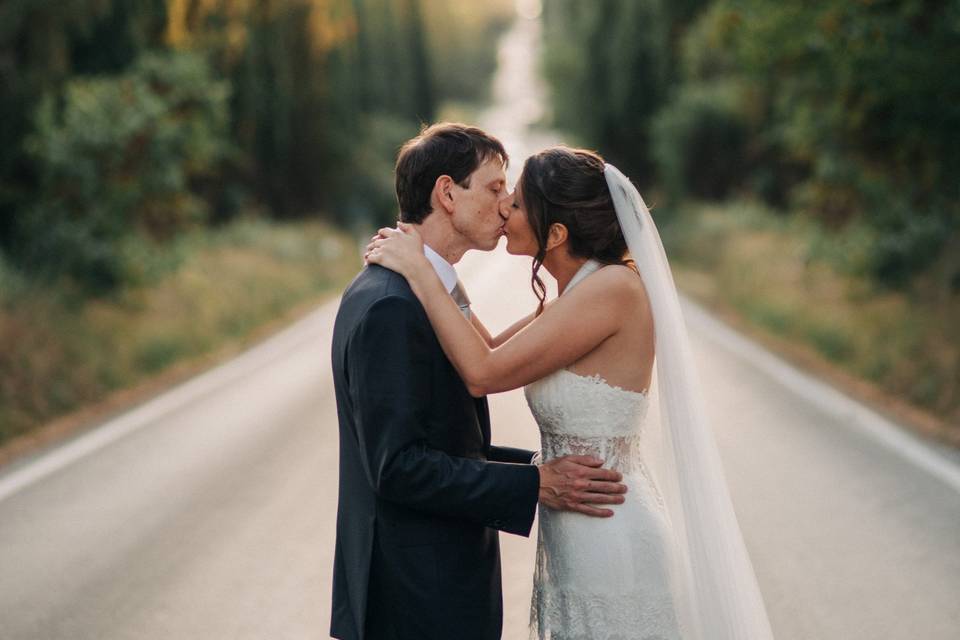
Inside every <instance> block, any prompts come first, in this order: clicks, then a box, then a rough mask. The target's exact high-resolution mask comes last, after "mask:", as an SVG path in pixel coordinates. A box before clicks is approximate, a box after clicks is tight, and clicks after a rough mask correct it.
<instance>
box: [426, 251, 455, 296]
mask: <svg viewBox="0 0 960 640" xmlns="http://www.w3.org/2000/svg"><path fill="white" fill-rule="evenodd" d="M423 253H424V255H425V256H427V260H429V261H430V264H432V265H433V270H434V271H436V272H437V275H438V276H440V282H442V283H443V286H444V287H446V289H447V293H449V292H451V291H453V288H454V287H455V286H457V280H458V279H459V278H457V271H456V269H454V268H453V265H452V264H450V263H449V262H447V261H446V260H444V259H443V257H442V256H441V255H440V254H439V253H437V252H436V251H434V250H433V249H431V248H430V247H429V246H428V245H426V244H425V245H423Z"/></svg>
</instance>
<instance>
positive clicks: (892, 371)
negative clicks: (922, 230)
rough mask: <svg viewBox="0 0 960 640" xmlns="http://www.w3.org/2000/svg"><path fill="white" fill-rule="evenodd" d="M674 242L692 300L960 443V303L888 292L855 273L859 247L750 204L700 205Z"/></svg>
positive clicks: (674, 233)
mask: <svg viewBox="0 0 960 640" xmlns="http://www.w3.org/2000/svg"><path fill="white" fill-rule="evenodd" d="M664 236H665V242H666V243H667V244H668V245H669V248H668V250H669V251H670V252H671V256H672V261H673V263H674V265H675V268H676V271H677V276H678V280H679V282H680V285H681V287H683V288H684V289H685V290H687V291H688V292H689V293H690V294H691V295H693V296H694V297H696V298H698V299H700V300H702V301H704V302H706V303H707V304H708V305H710V306H711V307H713V308H715V309H720V310H722V311H724V312H726V313H728V314H730V313H732V314H735V315H736V316H737V317H738V319H739V320H740V321H742V322H743V323H744V324H746V325H747V326H751V327H753V328H755V329H759V330H760V331H761V332H762V333H765V334H767V335H769V336H771V337H773V338H775V339H778V340H780V341H781V342H785V343H791V344H792V345H795V346H796V348H798V349H800V350H804V349H805V350H807V351H808V352H813V353H815V354H816V356H817V357H818V359H819V360H820V361H821V362H825V363H827V364H828V365H831V366H833V367H836V368H839V369H840V370H842V371H843V372H846V373H847V374H849V375H850V376H852V377H853V378H854V379H859V380H863V381H866V382H868V383H869V385H870V386H873V387H874V388H875V390H876V393H874V394H872V395H874V396H876V397H882V396H887V397H888V398H889V399H890V402H891V404H897V403H898V402H900V401H904V402H906V403H908V404H910V405H913V406H914V407H917V408H919V409H922V410H923V411H924V412H928V413H929V414H932V416H934V417H935V418H936V420H937V421H938V422H939V423H940V425H941V426H942V429H945V430H947V431H949V432H952V433H951V434H948V437H947V439H949V440H952V441H955V442H960V296H957V295H952V296H951V295H947V296H944V295H943V292H942V291H935V290H934V287H932V286H930V285H929V284H928V283H926V282H923V281H918V282H916V283H914V286H913V287H912V288H911V290H909V291H906V292H893V291H889V290H884V289H881V288H878V287H877V286H875V285H874V284H872V283H871V282H870V281H869V280H868V279H867V278H866V277H863V276H860V275H857V273H856V272H855V271H853V270H851V269H849V268H848V264H847V263H849V262H850V261H852V260H853V258H851V256H850V255H848V254H849V253H855V251H856V243H855V241H851V240H850V239H849V238H843V237H842V236H840V237H836V238H831V237H829V236H825V235H823V233H822V232H821V231H819V230H818V229H817V228H816V227H815V226H814V225H812V224H809V223H805V222H804V221H803V220H802V219H796V218H792V219H787V218H782V217H777V216H776V215H775V214H773V213H771V212H768V211H764V210H762V209H760V208H758V207H756V206H755V205H751V204H747V203H738V204H727V205H697V206H691V207H690V208H689V210H687V211H685V212H684V213H683V214H682V215H681V216H680V217H679V218H678V219H677V221H676V222H675V223H673V224H672V225H670V227H669V229H668V230H667V231H666V232H665V234H664ZM825 245H826V248H825ZM812 247H819V248H818V249H816V250H812ZM830 256H833V257H832V258H831V257H830ZM791 350H794V349H793V348H791Z"/></svg>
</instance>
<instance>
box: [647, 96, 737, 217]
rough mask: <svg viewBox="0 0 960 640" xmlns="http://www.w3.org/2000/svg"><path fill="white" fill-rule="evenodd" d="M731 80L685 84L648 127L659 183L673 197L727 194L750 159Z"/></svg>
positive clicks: (732, 188)
mask: <svg viewBox="0 0 960 640" xmlns="http://www.w3.org/2000/svg"><path fill="white" fill-rule="evenodd" d="M739 91H740V88H739V86H737V85H736V84H733V83H725V84H720V83H714V84H710V85H691V86H689V87H683V88H682V89H681V90H680V91H679V92H678V94H677V96H676V98H675V99H674V100H673V102H672V103H671V107H670V109H664V110H663V111H661V112H660V113H659V114H658V115H657V116H656V118H655V119H654V121H653V123H652V125H651V138H652V145H653V155H654V158H655V160H656V163H657V166H658V168H659V177H660V182H661V184H662V185H663V186H664V187H666V188H667V190H668V192H669V193H670V194H671V196H672V199H673V200H675V201H676V200H679V199H680V198H682V197H684V196H692V197H694V198H713V199H719V198H725V197H727V196H729V195H731V193H732V191H733V190H734V189H735V188H737V187H738V186H739V184H740V181H741V180H742V177H743V175H744V172H745V167H746V165H747V164H748V162H749V158H748V157H747V145H748V142H749V130H748V127H747V123H746V122H745V119H744V117H743V115H742V114H741V112H740V109H739V104H738V103H739V98H740V95H739Z"/></svg>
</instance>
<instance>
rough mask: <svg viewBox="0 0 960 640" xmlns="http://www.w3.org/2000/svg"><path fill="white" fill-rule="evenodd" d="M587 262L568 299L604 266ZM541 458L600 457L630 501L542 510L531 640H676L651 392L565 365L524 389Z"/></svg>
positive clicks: (668, 530) (669, 540)
mask: <svg viewBox="0 0 960 640" xmlns="http://www.w3.org/2000/svg"><path fill="white" fill-rule="evenodd" d="M600 267H601V265H600V264H599V263H598V262H595V261H588V262H587V263H586V264H584V266H583V267H582V268H581V269H580V271H578V272H577V274H576V276H574V278H573V280H571V281H570V284H569V285H568V286H567V288H566V290H565V293H566V292H567V291H570V289H572V288H573V287H574V286H576V285H577V284H578V283H579V282H581V281H582V280H583V279H584V278H586V277H587V276H589V275H590V274H591V273H593V272H594V271H596V270H597V269H598V268H600ZM524 393H525V395H526V397H527V403H528V404H529V405H530V410H531V411H532V412H533V415H534V417H535V418H536V421H537V424H538V426H539V427H540V438H541V446H542V456H543V461H544V462H546V461H547V460H551V459H553V458H557V457H560V456H564V455H571V454H574V455H595V456H598V457H600V458H602V459H603V460H605V464H604V466H605V467H607V468H610V469H615V470H617V471H620V472H621V473H622V474H623V477H624V483H625V484H626V485H627V487H628V492H627V494H626V501H625V502H624V504H622V505H614V506H613V507H612V509H613V511H614V513H615V515H614V516H613V517H612V518H593V517H589V516H586V515H582V514H578V513H572V512H566V511H555V510H552V509H550V508H548V507H540V511H539V523H540V524H539V540H538V542H537V564H536V572H535V574H534V585H533V601H532V604H531V636H532V637H534V638H541V639H547V638H549V639H550V640H678V639H680V638H681V637H682V635H681V633H680V628H679V624H678V621H677V615H676V611H675V608H674V602H673V596H672V592H671V584H670V575H671V573H670V559H671V555H670V554H671V545H672V544H674V536H673V532H672V529H671V524H670V520H669V516H668V514H667V510H666V509H665V506H664V502H663V498H662V497H661V495H660V491H659V489H658V487H657V484H656V483H655V481H654V478H653V476H652V474H651V473H650V471H649V469H648V465H647V463H648V462H649V461H648V460H646V459H645V455H647V454H648V451H647V450H646V448H645V446H644V422H645V418H646V415H647V410H648V408H649V403H650V399H649V397H648V394H645V393H638V392H635V391H629V390H626V389H621V388H620V387H615V386H611V385H609V384H607V382H606V381H604V380H603V379H602V378H600V377H599V376H593V377H587V376H582V375H579V374H575V373H573V372H571V371H569V370H566V369H560V370H559V371H555V372H554V373H552V374H550V375H548V376H546V377H545V378H542V379H540V380H538V381H536V382H534V383H532V384H529V385H527V386H526V387H525V388H524Z"/></svg>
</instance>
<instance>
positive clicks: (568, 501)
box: [538, 456, 627, 518]
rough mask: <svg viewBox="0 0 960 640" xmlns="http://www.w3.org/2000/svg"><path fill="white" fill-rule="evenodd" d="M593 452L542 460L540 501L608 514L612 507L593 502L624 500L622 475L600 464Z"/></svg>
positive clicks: (552, 506) (603, 516)
mask: <svg viewBox="0 0 960 640" xmlns="http://www.w3.org/2000/svg"><path fill="white" fill-rule="evenodd" d="M602 464H603V461H602V460H600V459H598V458H594V457H592V456H564V457H562V458H555V459H553V460H551V461H549V462H545V463H543V464H541V465H540V466H539V467H538V469H539V470H540V504H542V505H544V506H547V507H550V508H551V509H558V510H562V511H576V512H577V513H582V514H585V515H588V516H595V517H599V518H609V517H610V516H612V515H613V511H612V510H610V509H604V508H600V507H597V506H594V505H605V504H623V501H624V497H623V494H625V493H626V492H627V487H626V485H624V484H621V483H620V481H621V480H623V475H622V474H620V473H619V472H617V471H613V470H611V469H604V468H602V467H601V465H602Z"/></svg>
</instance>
